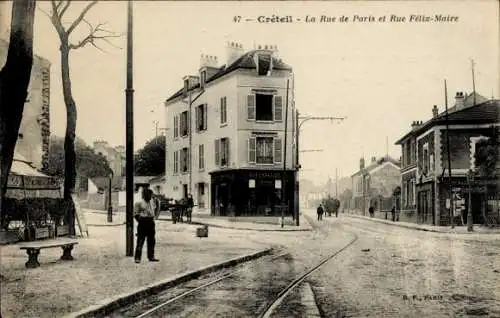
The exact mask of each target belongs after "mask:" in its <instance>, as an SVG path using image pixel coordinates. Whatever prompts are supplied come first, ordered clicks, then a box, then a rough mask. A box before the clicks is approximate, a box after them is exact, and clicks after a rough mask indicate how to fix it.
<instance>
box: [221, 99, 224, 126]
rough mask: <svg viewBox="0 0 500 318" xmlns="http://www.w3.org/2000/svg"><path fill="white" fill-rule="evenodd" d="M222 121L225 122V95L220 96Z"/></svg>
mask: <svg viewBox="0 0 500 318" xmlns="http://www.w3.org/2000/svg"><path fill="white" fill-rule="evenodd" d="M220 123H221V124H223V123H224V97H221V98H220Z"/></svg>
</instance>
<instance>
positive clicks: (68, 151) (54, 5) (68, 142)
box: [43, 0, 121, 234]
mask: <svg viewBox="0 0 500 318" xmlns="http://www.w3.org/2000/svg"><path fill="white" fill-rule="evenodd" d="M97 2H98V1H92V2H90V3H89V4H87V5H86V6H85V7H84V9H83V10H82V11H81V12H80V14H79V15H78V17H77V18H76V19H75V20H74V21H73V22H71V23H70V24H69V26H67V27H66V26H65V24H63V22H62V19H63V16H64V14H65V13H66V12H67V10H68V8H69V7H70V6H71V3H72V2H71V1H69V0H68V1H55V0H51V2H50V3H51V11H50V12H49V13H47V12H45V11H43V12H44V13H45V14H46V15H47V16H48V17H49V18H50V21H51V22H52V25H53V26H54V28H55V29H56V31H57V35H58V36H59V40H60V47H59V49H60V51H61V76H62V85H63V95H64V103H65V104H66V134H65V138H64V199H66V200H71V199H72V197H71V195H72V194H73V193H74V191H75V184H76V153H75V140H76V119H77V110H76V103H75V100H74V99H73V93H72V91H71V78H70V68H69V53H70V51H71V50H76V49H80V48H83V47H85V46H87V45H88V44H90V45H92V46H94V47H95V48H98V49H100V50H102V49H101V48H100V47H99V46H98V45H97V42H98V41H105V42H107V43H109V44H111V45H112V43H111V42H109V40H108V39H109V38H114V37H120V36H121V35H116V34H114V33H113V32H110V31H108V30H106V29H105V28H104V26H105V23H98V24H97V25H96V26H93V25H92V24H91V23H89V22H88V21H87V20H85V16H86V15H87V13H88V12H89V11H90V9H92V7H93V6H95V5H96V4H97ZM82 22H83V23H85V24H87V26H88V27H89V33H88V35H87V36H86V37H84V38H83V39H82V40H80V41H79V42H78V43H76V44H73V43H71V42H70V40H69V37H70V35H71V33H72V32H73V31H74V30H75V29H76V28H77V27H78V26H79V25H80V24H81V23H82ZM68 223H69V227H70V231H71V232H72V234H74V231H75V216H74V210H73V209H71V212H70V213H69V215H68Z"/></svg>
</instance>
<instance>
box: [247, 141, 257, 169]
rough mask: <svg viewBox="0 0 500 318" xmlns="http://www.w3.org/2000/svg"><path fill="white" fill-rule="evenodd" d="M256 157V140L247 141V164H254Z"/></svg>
mask: <svg viewBox="0 0 500 318" xmlns="http://www.w3.org/2000/svg"><path fill="white" fill-rule="evenodd" d="M256 155H257V139H255V138H250V139H248V163H255V161H256Z"/></svg>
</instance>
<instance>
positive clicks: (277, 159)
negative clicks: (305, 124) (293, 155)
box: [274, 138, 283, 163]
mask: <svg viewBox="0 0 500 318" xmlns="http://www.w3.org/2000/svg"><path fill="white" fill-rule="evenodd" d="M282 148H283V147H282V144H281V138H274V163H281V162H282V160H283V158H282V155H281V154H282V152H283V149H282Z"/></svg>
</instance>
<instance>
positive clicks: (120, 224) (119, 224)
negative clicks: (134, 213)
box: [87, 222, 127, 226]
mask: <svg viewBox="0 0 500 318" xmlns="http://www.w3.org/2000/svg"><path fill="white" fill-rule="evenodd" d="M125 224H127V222H123V223H118V224H87V226H122V225H125Z"/></svg>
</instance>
